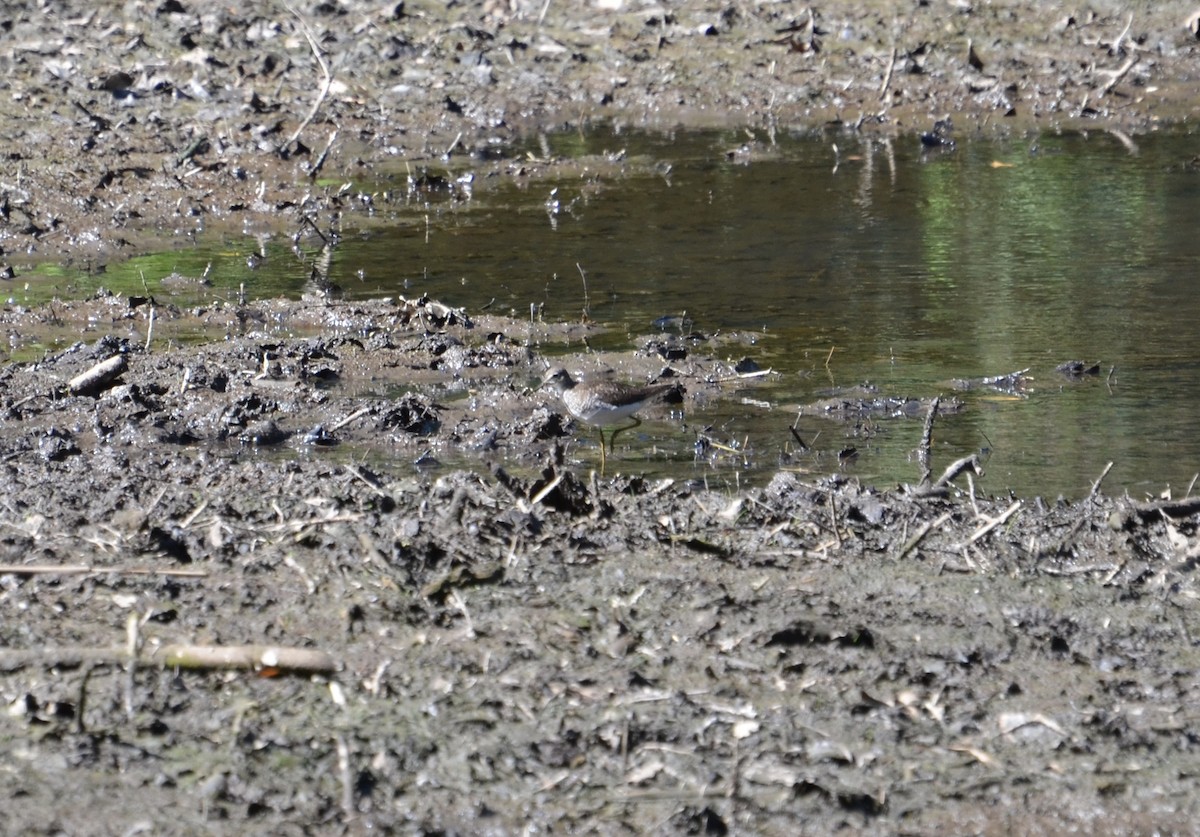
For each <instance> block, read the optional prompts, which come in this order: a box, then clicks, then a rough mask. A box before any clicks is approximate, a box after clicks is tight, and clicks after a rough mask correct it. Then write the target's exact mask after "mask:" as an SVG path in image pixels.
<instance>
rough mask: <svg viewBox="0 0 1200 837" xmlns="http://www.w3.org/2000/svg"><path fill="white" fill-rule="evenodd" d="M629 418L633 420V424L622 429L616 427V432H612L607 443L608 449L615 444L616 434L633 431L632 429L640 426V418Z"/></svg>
mask: <svg viewBox="0 0 1200 837" xmlns="http://www.w3.org/2000/svg"><path fill="white" fill-rule="evenodd" d="M630 418H631V419H633V424H627V425H625V426H624V427H618V428H617V429H616V430H614V431H613V432H612V437H611V439H610V441H609V446H610V447H611V446H613V445H615V444H616V443H617V434H618V433H624V432H625V431H626V430H633V428H635V427H638V426H640V425H641V423H642V420H641V419H640V418H638V417H637V416H630Z"/></svg>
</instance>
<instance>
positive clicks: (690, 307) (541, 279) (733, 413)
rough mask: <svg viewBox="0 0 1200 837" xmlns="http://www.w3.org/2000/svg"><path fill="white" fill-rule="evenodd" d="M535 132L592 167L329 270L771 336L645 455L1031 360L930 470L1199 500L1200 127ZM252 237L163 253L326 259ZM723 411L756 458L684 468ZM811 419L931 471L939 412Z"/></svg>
mask: <svg viewBox="0 0 1200 837" xmlns="http://www.w3.org/2000/svg"><path fill="white" fill-rule="evenodd" d="M838 146H840V147H838ZM529 150H530V151H532V152H534V153H539V154H545V153H547V152H548V153H550V154H553V155H555V156H570V157H572V158H575V159H578V160H579V161H580V165H579V166H578V168H577V170H576V171H575V172H574V173H572V175H571V176H570V177H569V178H564V179H562V180H560V181H553V182H546V181H543V180H533V181H531V182H528V183H522V182H520V181H518V182H517V183H511V182H508V181H505V182H504V183H503V184H502V185H498V186H489V185H488V184H487V183H483V182H478V181H477V182H476V183H475V184H474V185H473V188H472V190H471V194H470V195H469V197H468V196H466V195H465V194H464V193H463V191H462V190H461V189H460V190H458V191H457V195H456V197H454V198H451V197H449V196H446V195H445V194H443V193H440V192H435V193H433V194H432V195H424V194H422V195H420V196H417V197H415V198H412V199H410V200H409V201H408V202H407V204H406V205H403V206H400V207H399V208H397V209H395V219H394V223H392V224H390V225H388V226H386V227H383V228H374V229H373V230H371V231H370V232H369V233H367V234H363V235H361V236H360V235H354V234H347V235H346V236H345V237H344V239H343V242H342V244H341V246H340V247H338V248H337V249H336V251H335V252H334V255H333V260H332V263H331V265H330V268H329V277H330V279H331V280H332V281H333V282H335V283H336V284H337V285H339V286H340V287H341V288H342V289H343V290H344V291H345V292H346V293H347V294H348V295H350V296H357V297H370V296H378V295H381V294H395V293H404V294H406V295H409V296H413V295H417V294H420V293H427V294H429V295H430V296H432V297H434V298H437V299H440V300H442V301H445V302H448V303H450V304H453V305H461V306H464V307H465V308H467V309H468V311H479V310H481V309H484V308H486V309H488V310H492V311H497V312H502V313H513V314H515V315H516V316H519V317H528V316H529V315H530V310H531V306H535V307H537V308H539V310H540V312H541V316H544V317H545V318H547V319H552V320H553V319H574V318H578V317H580V316H583V315H584V313H585V312H586V316H588V317H589V318H590V319H592V320H594V321H597V322H600V323H604V324H607V325H610V326H611V327H612V328H613V336H612V337H611V338H610V339H609V340H608V341H606V342H607V343H608V344H609V345H613V346H623V345H628V344H629V343H628V339H627V336H634V335H639V334H646V333H649V332H652V331H653V330H654V325H653V323H654V321H655V320H656V319H657V318H659V317H661V316H663V315H684V314H686V317H687V319H688V320H689V321H690V322H691V324H692V327H693V328H694V329H695V330H697V331H699V332H701V333H705V334H713V333H716V332H728V331H737V330H744V331H750V332H754V333H755V334H756V335H757V336H758V338H757V340H756V343H755V345H753V346H751V347H748V348H747V350H746V351H745V352H744V354H745V355H747V356H750V357H752V358H754V359H755V360H756V361H757V362H758V363H759V364H760V365H761V366H762V367H764V368H765V367H770V368H771V369H772V370H774V372H775V373H776V374H774V375H772V376H770V377H768V378H765V379H761V380H758V381H755V382H752V383H747V385H746V386H745V387H744V388H743V389H742V390H741V391H739V392H733V393H731V397H730V398H728V399H726V400H724V401H722V402H721V403H720V404H718V405H715V407H714V409H713V410H712V412H710V413H705V414H702V415H694V416H689V417H688V419H687V423H688V431H687V432H686V433H683V434H681V433H679V428H678V427H672V426H671V425H664V424H658V425H657V426H655V425H654V424H653V423H647V425H646V427H645V428H643V430H644V431H645V432H644V433H643V434H642V435H641V437H640V441H639V440H638V439H635V440H633V441H632V442H631V441H630V438H629V437H628V436H626V437H624V438H623V439H622V444H632V445H633V446H634V447H635V448H638V447H639V446H640V448H641V452H640V453H639V452H638V451H637V450H634V451H631V452H630V454H629V455H630V457H631V458H632V460H633V462H632V463H631V464H636V466H641V465H643V464H645V466H646V467H647V468H665V470H668V471H683V472H684V473H687V474H696V473H712V474H713V475H714V476H721V477H722V478H728V476H729V472H730V471H734V470H736V471H737V476H738V478H744V479H749V480H754V479H756V477H757V476H759V475H762V474H768V473H771V472H773V471H774V470H775V469H776V468H777V467H778V466H779V464H780V455H781V453H783V452H784V451H791V450H792V449H793V448H794V445H793V443H792V441H791V439H792V435H791V433H790V431H789V429H788V428H789V427H790V426H791V425H792V424H793V423H794V422H796V412H795V409H794V407H795V405H798V404H802V403H805V402H810V401H813V400H815V399H818V398H821V397H824V396H825V395H827V394H828V393H829V392H831V391H836V389H837V388H840V387H845V386H850V385H854V384H861V383H864V382H869V383H870V384H872V385H874V386H876V387H878V389H879V393H880V394H881V395H897V396H900V395H903V396H931V395H935V394H939V393H941V394H947V395H948V394H951V393H953V392H954V391H955V390H954V386H953V384H952V381H953V380H954V379H962V378H978V377H983V376H992V375H1000V374H1004V373H1009V372H1013V371H1015V370H1020V369H1026V368H1028V369H1029V382H1028V386H1027V387H1026V389H1025V390H1024V391H1023V392H1021V393H1019V394H1017V395H1011V394H1005V393H997V392H992V391H988V390H976V391H972V392H970V393H966V394H962V395H961V397H963V398H965V399H966V400H967V402H968V408H967V409H966V410H965V411H964V412H962V413H961V414H958V415H953V416H946V417H944V418H943V419H941V420H940V421H939V422H938V424H937V428H936V429H937V432H936V434H935V442H936V446H935V451H934V463H933V464H934V473H935V475H936V474H937V473H938V472H940V470H941V468H942V467H944V466H945V465H946V464H948V463H949V462H950V461H952V460H953V459H956V458H958V457H960V456H964V455H967V454H969V453H972V452H979V453H981V454H983V456H984V457H985V468H986V472H987V473H986V476H985V478H984V479H982V480H981V481H980V482H979V485H980V488H981V490H983V491H987V492H992V493H1000V492H1004V491H1006V490H1013V491H1015V492H1017V493H1018V494H1021V495H1025V496H1027V495H1031V494H1043V495H1048V496H1054V495H1057V494H1060V493H1061V494H1065V495H1067V496H1074V497H1077V496H1080V495H1083V494H1086V493H1087V491H1088V490H1089V488H1090V487H1091V484H1092V482H1093V481H1094V480H1095V479H1096V478H1097V477H1098V476H1099V475H1100V474H1101V472H1102V471H1103V470H1104V468H1105V466H1106V464H1107V463H1108V462H1110V461H1111V462H1113V463H1114V465H1113V468H1112V470H1111V472H1110V473H1109V475H1108V476H1107V478H1106V480H1105V482H1104V487H1105V489H1106V490H1108V491H1110V492H1111V491H1117V490H1120V489H1126V490H1128V491H1130V492H1131V493H1134V494H1137V495H1139V496H1140V495H1142V494H1144V493H1147V492H1153V493H1157V492H1160V491H1162V490H1165V489H1167V488H1171V489H1172V490H1173V491H1174V492H1175V493H1176V494H1177V495H1181V494H1182V493H1183V492H1184V491H1186V490H1187V488H1188V486H1189V484H1190V483H1191V481H1192V479H1193V476H1194V475H1195V474H1196V473H1197V471H1200V435H1198V434H1196V433H1195V432H1194V429H1193V425H1194V405H1195V404H1196V403H1197V402H1198V400H1200V399H1198V396H1200V329H1197V328H1196V325H1195V324H1196V320H1197V313H1198V312H1200V304H1198V303H1197V301H1196V299H1197V294H1196V292H1195V290H1194V288H1193V282H1194V278H1195V276H1194V275H1195V272H1196V268H1197V265H1198V264H1200V260H1198V257H1197V255H1196V254H1197V252H1200V251H1198V250H1197V247H1196V243H1195V236H1196V230H1197V228H1200V225H1198V224H1197V221H1200V171H1198V170H1197V167H1196V165H1195V163H1194V162H1193V163H1190V164H1189V161H1192V160H1194V159H1195V157H1196V155H1197V153H1200V141H1198V140H1197V138H1196V137H1195V136H1190V135H1181V134H1176V135H1171V136H1148V137H1140V138H1134V139H1132V140H1129V139H1128V138H1124V137H1117V136H1114V135H1111V134H1107V133H1096V134H1093V135H1089V136H1085V135H1068V136H1043V137H1038V138H1036V139H1021V140H1013V141H1000V142H991V141H988V142H984V141H970V142H966V141H960V142H959V145H958V148H957V150H955V151H953V152H952V153H940V152H939V153H928V152H923V150H922V149H921V147H920V145H919V144H918V143H917V142H916V140H915V139H913V138H904V139H901V140H896V141H892V142H882V141H879V140H874V141H865V140H861V139H856V138H847V137H842V136H837V137H833V136H823V137H776V138H775V139H774V141H773V142H772V141H771V139H770V138H769V137H768V136H767V135H766V134H765V133H764V134H760V135H759V136H757V137H755V138H754V140H753V141H751V140H750V138H749V137H748V135H746V134H745V133H732V132H727V133H692V134H679V135H642V134H622V133H619V132H613V131H603V132H597V133H590V134H587V135H579V134H570V135H561V136H550V137H545V138H542V142H541V144H531V146H530V149H529ZM404 177H405V175H404V173H403V172H402V171H398V173H397V175H396V180H395V181H394V182H393V183H390V184H386V183H385V184H383V188H393V189H401V188H402V185H401V184H402V182H403V180H404ZM250 249H253V248H251V247H246V246H241V247H239V246H237V245H235V246H233V247H230V248H226V249H224V250H223V251H221V252H214V251H212V250H196V251H184V252H180V253H176V254H172V256H171V259H172V262H171V263H172V264H173V265H176V267H175V268H173V269H175V270H177V271H178V272H180V273H189V272H190V273H191V274H193V275H194V274H198V273H199V272H201V270H202V269H203V266H204V265H205V264H207V263H208V262H210V261H213V260H214V259H215V260H216V269H215V270H214V271H213V275H214V283H215V285H214V288H213V289H210V290H209V291H207V292H208V293H216V294H221V293H224V294H230V293H232V292H233V290H234V289H236V288H238V287H239V286H241V285H245V286H246V287H247V288H249V289H250V293H251V294H252V295H253V294H271V293H280V292H284V293H298V292H300V291H301V290H302V288H303V283H304V281H305V280H306V279H307V278H308V276H309V273H310V265H307V264H302V263H301V262H299V261H298V260H297V259H295V258H293V257H291V256H290V254H289V253H288V252H287V250H286V248H284V247H282V246H277V245H276V244H271V245H269V247H268V252H269V258H268V259H267V262H266V264H265V265H264V266H263V267H262V268H259V269H258V270H256V271H253V272H248V269H246V268H245V267H244V262H245V255H246V253H248V252H249V251H250ZM158 264H161V262H159V263H158ZM132 269H139V268H137V266H136V265H134V266H133V267H129V266H126V267H122V268H121V270H132ZM140 269H142V270H143V271H144V267H142V268H140ZM160 272H162V271H161V270H160ZM585 277H586V278H585ZM114 279H115V280H116V281H117V282H119V279H116V277H109V280H114ZM831 352H832V355H831V354H830V353H831ZM827 359H828V362H827ZM1069 360H1083V361H1087V362H1089V363H1098V364H1100V374H1099V375H1097V376H1094V377H1089V378H1087V379H1085V380H1082V381H1071V380H1068V379H1066V378H1064V377H1063V376H1061V375H1059V374H1058V373H1056V372H1055V371H1054V369H1055V367H1056V366H1057V365H1058V364H1060V363H1062V362H1064V361H1069ZM744 398H745V399H747V400H743V399H744ZM704 427H708V428H711V430H710V431H709V432H710V433H711V434H712V435H713V436H714V438H717V439H718V440H720V441H726V442H733V441H736V442H737V443H738V444H745V445H747V446H748V447H747V451H748V454H749V456H748V458H747V460H746V463H745V465H744V466H738V467H736V468H735V467H734V466H733V465H731V464H730V460H725V461H724V463H723V464H722V466H721V467H720V468H717V469H716V471H715V472H714V471H710V470H709V469H708V467H707V466H705V465H703V464H694V463H692V460H691V454H690V451H691V444H692V441H693V439H694V433H695V431H696V430H698V429H700V428H704ZM797 430H798V432H799V433H800V434H801V436H802V437H803V438H804V439H805V440H806V441H809V442H812V440H813V439H816V442H815V443H814V448H815V449H816V450H817V451H819V453H818V454H815V455H807V456H802V457H799V458H797V459H793V460H792V464H794V465H796V466H799V467H805V468H809V469H812V470H815V471H819V472H820V471H828V470H832V469H834V468H836V467H837V465H836V452H837V451H838V450H840V449H843V448H845V447H847V446H853V447H855V448H856V449H857V450H858V451H859V456H858V457H857V459H856V460H854V461H853V462H851V463H849V464H848V465H847V466H846V471H847V472H848V473H850V474H855V475H858V476H860V477H861V478H863V479H864V480H866V481H869V482H875V483H879V484H885V485H886V484H891V483H896V482H902V481H908V482H911V481H914V480H915V479H916V478H917V476H918V470H917V465H916V462H915V457H914V456H913V454H912V452H913V450H914V448H915V447H916V445H917V443H918V441H919V437H920V432H921V422H920V420H919V418H918V419H911V418H909V419H886V418H878V419H875V420H872V421H871V422H868V423H867V424H866V425H865V426H860V427H858V428H857V429H854V430H851V429H848V428H847V426H846V425H842V424H838V423H834V422H831V421H826V420H824V419H821V418H817V417H804V418H801V419H800V421H799V423H798V424H797ZM689 434H690V435H689ZM631 435H632V434H631ZM681 436H682V437H683V438H680V437H681ZM658 459H666V460H669V463H667V464H660V465H655V464H654V462H655V460H658Z"/></svg>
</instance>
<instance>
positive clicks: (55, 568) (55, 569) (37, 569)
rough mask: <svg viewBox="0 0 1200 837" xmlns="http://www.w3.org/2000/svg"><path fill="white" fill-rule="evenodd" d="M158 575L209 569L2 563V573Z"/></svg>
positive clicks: (198, 574)
mask: <svg viewBox="0 0 1200 837" xmlns="http://www.w3.org/2000/svg"><path fill="white" fill-rule="evenodd" d="M103 573H114V574H116V575H157V576H163V577H164V578H207V577H208V570H172V569H156V568H154V567H98V566H95V565H94V564H60V565H50V564H0V575H7V574H12V575H92V574H96V575H101V574H103Z"/></svg>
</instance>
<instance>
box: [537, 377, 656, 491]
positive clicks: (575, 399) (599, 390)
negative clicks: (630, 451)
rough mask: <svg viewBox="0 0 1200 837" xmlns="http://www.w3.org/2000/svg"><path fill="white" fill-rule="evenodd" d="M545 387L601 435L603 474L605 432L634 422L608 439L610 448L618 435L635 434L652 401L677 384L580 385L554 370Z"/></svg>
mask: <svg viewBox="0 0 1200 837" xmlns="http://www.w3.org/2000/svg"><path fill="white" fill-rule="evenodd" d="M542 386H545V387H551V388H553V389H555V390H557V391H558V393H559V394H560V395H561V396H562V400H563V404H565V405H566V407H567V411H568V412H570V414H571V415H573V416H574V417H575V418H577V419H579V420H580V421H583V422H587V423H588V424H591V425H593V426H595V427H596V429H597V430H599V432H600V470H601V471H602V472H603V471H604V463H605V458H606V457H605V452H604V428H605V427H612V426H613V425H616V424H620V423H621V422H622V421H624V420H625V419H633V423H632V424H626V425H624V426H622V427H618V428H616V429H615V430H613V432H612V436H611V437H610V438H609V447H610V448H611V447H612V446H613V445H614V444H615V443H616V441H617V434H618V433H624V432H625V431H626V430H632V429H633V428H635V427H637V426H638V425H639V424H641V423H642V420H641V419H639V418H638V417H637V416H635V415H634V413H636V412H637V411H638V410H640V409H642V407H644V406H646V405H647V404H648V403H650V402H651V401H654V400H656V399H658V398H662V397H663V396H664V395H666V394H667V393H668V392H670V391H671V390H673V389H677V388H678V385H677V384H651V385H649V386H643V387H637V386H630V385H628V384H621V383H617V382H616V381H596V382H579V381H576V380H575V379H574V378H572V377H571V373H570V372H568V371H567V370H566V369H561V368H559V369H551V370H550V371H549V372H548V373H547V374H546V377H545V378H544V379H543V380H542Z"/></svg>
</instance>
